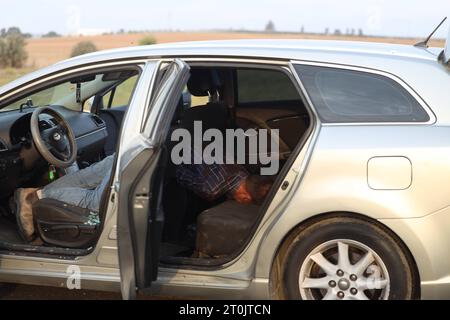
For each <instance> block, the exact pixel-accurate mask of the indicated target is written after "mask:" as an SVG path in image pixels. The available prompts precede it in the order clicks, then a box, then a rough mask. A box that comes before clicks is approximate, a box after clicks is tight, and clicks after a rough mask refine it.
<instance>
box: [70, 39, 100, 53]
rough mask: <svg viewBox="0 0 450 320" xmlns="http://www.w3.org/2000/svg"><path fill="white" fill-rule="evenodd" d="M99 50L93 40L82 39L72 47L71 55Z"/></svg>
mask: <svg viewBox="0 0 450 320" xmlns="http://www.w3.org/2000/svg"><path fill="white" fill-rule="evenodd" d="M95 51H97V47H96V46H95V44H94V43H93V42H92V41H81V42H79V43H78V44H77V45H75V46H74V47H73V49H72V53H71V55H70V56H71V57H76V56H81V55H83V54H86V53H91V52H95Z"/></svg>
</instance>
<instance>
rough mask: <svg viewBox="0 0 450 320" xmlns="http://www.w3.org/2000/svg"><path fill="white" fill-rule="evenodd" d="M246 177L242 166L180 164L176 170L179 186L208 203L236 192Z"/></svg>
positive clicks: (247, 174) (246, 173)
mask: <svg viewBox="0 0 450 320" xmlns="http://www.w3.org/2000/svg"><path fill="white" fill-rule="evenodd" d="M248 176H249V173H248V172H247V170H245V168H244V167H243V166H240V165H233V164H223V165H218V164H212V165H207V164H182V165H180V166H178V168H177V170H176V178H177V181H178V183H179V184H180V185H182V186H184V187H185V188H187V189H189V190H191V191H193V192H194V193H195V194H197V195H198V196H199V197H201V198H203V199H206V200H209V201H213V200H216V199H218V198H220V197H221V196H223V195H225V194H227V193H229V192H232V191H234V190H236V189H237V188H238V187H239V186H240V185H241V183H242V181H243V180H245V179H246V178H247V177H248Z"/></svg>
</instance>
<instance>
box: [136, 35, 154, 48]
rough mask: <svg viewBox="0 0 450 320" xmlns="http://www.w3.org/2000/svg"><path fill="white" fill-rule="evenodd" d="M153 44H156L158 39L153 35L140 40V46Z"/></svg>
mask: <svg viewBox="0 0 450 320" xmlns="http://www.w3.org/2000/svg"><path fill="white" fill-rule="evenodd" d="M152 44H156V39H155V38H154V37H153V36H145V37H143V38H142V39H140V40H139V45H140V46H148V45H152Z"/></svg>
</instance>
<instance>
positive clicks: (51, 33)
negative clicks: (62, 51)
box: [42, 31, 61, 38]
mask: <svg viewBox="0 0 450 320" xmlns="http://www.w3.org/2000/svg"><path fill="white" fill-rule="evenodd" d="M59 37H61V35H60V34H58V33H57V32H55V31H49V32H47V33H46V34H44V35H43V36H42V38H59Z"/></svg>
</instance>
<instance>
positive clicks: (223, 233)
mask: <svg viewBox="0 0 450 320" xmlns="http://www.w3.org/2000/svg"><path fill="white" fill-rule="evenodd" d="M258 216H259V206H256V205H253V204H241V203H238V202H236V201H232V200H230V201H226V202H223V203H222V204H220V205H218V206H216V207H213V208H210V209H207V210H205V211H203V212H202V213H201V214H200V215H199V216H198V218H197V239H196V251H197V253H198V255H199V257H203V258H205V257H214V258H219V257H222V256H227V255H230V254H233V253H236V252H237V250H239V249H240V248H241V247H242V246H243V245H244V244H245V241H246V240H247V239H248V237H249V236H250V233H251V230H252V228H253V226H254V225H255V223H256V222H257V220H258Z"/></svg>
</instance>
